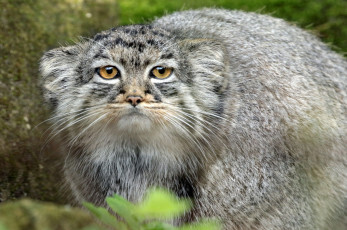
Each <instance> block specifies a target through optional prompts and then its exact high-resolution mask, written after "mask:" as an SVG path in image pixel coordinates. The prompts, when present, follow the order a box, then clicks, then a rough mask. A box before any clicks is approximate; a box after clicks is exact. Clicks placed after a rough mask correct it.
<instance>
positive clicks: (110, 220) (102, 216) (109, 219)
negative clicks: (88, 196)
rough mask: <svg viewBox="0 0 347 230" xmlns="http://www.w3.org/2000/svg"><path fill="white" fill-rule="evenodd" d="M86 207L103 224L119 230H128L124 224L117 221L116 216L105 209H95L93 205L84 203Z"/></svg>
mask: <svg viewBox="0 0 347 230" xmlns="http://www.w3.org/2000/svg"><path fill="white" fill-rule="evenodd" d="M83 205H84V207H86V208H87V209H88V210H89V211H91V212H92V213H93V214H94V215H95V216H96V217H97V218H98V219H99V220H101V221H102V222H103V223H105V224H107V225H109V226H112V227H114V228H116V229H117V230H126V229H127V227H126V225H125V224H124V223H122V222H120V221H118V220H117V218H116V217H115V216H112V215H111V214H110V213H109V212H108V211H107V210H106V209H105V208H102V207H95V206H94V205H93V204H91V203H88V202H84V203H83Z"/></svg>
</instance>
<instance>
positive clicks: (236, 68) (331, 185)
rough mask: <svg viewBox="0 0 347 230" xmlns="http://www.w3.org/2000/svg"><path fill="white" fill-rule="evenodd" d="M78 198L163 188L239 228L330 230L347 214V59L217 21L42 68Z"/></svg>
mask: <svg viewBox="0 0 347 230" xmlns="http://www.w3.org/2000/svg"><path fill="white" fill-rule="evenodd" d="M41 73H42V76H43V78H42V86H43V90H44V96H45V99H46V101H47V102H48V103H49V104H50V105H51V106H52V109H53V118H52V120H53V121H54V122H53V123H54V127H55V130H54V131H55V133H56V134H62V135H61V136H62V141H61V147H62V153H63V154H65V157H66V160H65V166H64V170H65V176H66V180H67V183H68V184H69V185H70V187H71V189H72V191H73V193H74V195H75V198H76V199H77V200H78V201H89V202H93V203H95V204H98V205H100V204H104V200H105V198H106V197H107V196H111V195H113V194H114V193H117V194H119V195H121V196H124V197H125V198H126V199H128V200H130V201H132V202H138V201H140V200H141V199H142V197H143V195H144V193H145V191H146V190H147V188H149V187H153V186H159V187H164V188H166V189H169V190H171V191H173V192H175V193H176V194H177V195H178V196H179V197H188V198H190V199H191V200H192V202H193V204H194V208H193V210H192V211H191V212H190V213H187V215H186V216H185V217H183V218H181V219H180V220H178V224H179V223H182V222H187V221H193V220H196V219H199V218H201V217H217V218H219V219H220V220H222V222H223V224H224V226H225V229H228V230H229V229H325V228H329V226H330V227H331V224H332V223H333V222H334V221H336V219H338V216H343V214H342V213H343V210H344V204H346V195H347V189H346V185H347V180H346V178H347V177H346V173H347V169H346V160H347V159H346V151H347V150H346V149H347V134H346V132H347V127H346V121H347V119H346V116H347V110H346V104H347V103H346V100H347V97H346V92H347V91H346V79H347V76H346V75H347V62H346V60H345V59H344V58H343V57H342V56H340V55H338V54H336V53H334V52H332V51H331V50H330V49H329V48H328V47H327V46H326V45H324V44H322V43H321V42H320V41H319V40H318V39H317V38H315V37H314V36H312V35H310V34H309V33H307V32H304V31H302V30H301V29H299V28H297V27H295V26H292V25H289V24H288V23H286V22H284V21H283V20H281V19H275V18H272V17H270V16H265V15H258V14H255V13H244V12H240V11H226V10H217V9H204V10H197V11H185V12H179V13H174V14H172V15H168V16H165V17H163V18H159V19H157V20H155V21H154V22H153V23H152V24H148V25H130V26H122V27H117V28H113V29H110V30H107V31H104V32H101V33H99V34H97V35H95V37H94V38H92V39H90V40H86V41H83V42H81V43H79V44H77V45H73V46H69V47H61V48H57V49H53V50H51V51H48V52H47V53H45V54H44V56H43V57H42V59H41Z"/></svg>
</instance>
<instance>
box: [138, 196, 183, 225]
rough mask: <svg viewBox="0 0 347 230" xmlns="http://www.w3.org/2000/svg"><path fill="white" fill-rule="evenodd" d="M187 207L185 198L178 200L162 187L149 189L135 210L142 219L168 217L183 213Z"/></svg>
mask: <svg viewBox="0 0 347 230" xmlns="http://www.w3.org/2000/svg"><path fill="white" fill-rule="evenodd" d="M189 208H190V203H189V202H188V201H187V200H179V199H177V197H176V196H175V195H173V194H172V193H170V192H169V191H166V190H163V189H151V190H149V192H147V195H146V197H145V199H144V201H143V202H142V203H141V204H139V205H138V206H137V209H136V210H135V211H136V214H137V215H138V217H139V218H142V219H169V218H174V217H178V216H180V215H182V214H184V212H185V211H187V210H189Z"/></svg>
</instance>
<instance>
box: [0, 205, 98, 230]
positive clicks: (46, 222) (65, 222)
mask: <svg viewBox="0 0 347 230" xmlns="http://www.w3.org/2000/svg"><path fill="white" fill-rule="evenodd" d="M92 225H96V223H95V219H94V218H93V217H92V216H91V215H90V214H89V213H88V212H87V211H84V210H81V209H77V208H72V207H70V206H63V205H55V204H52V203H48V202H39V201H33V200H29V199H22V200H18V201H13V202H5V203H3V204H1V205H0V230H24V229H30V230H72V229H73V230H78V229H83V228H84V227H89V226H92ZM1 227H3V228H4V229H1Z"/></svg>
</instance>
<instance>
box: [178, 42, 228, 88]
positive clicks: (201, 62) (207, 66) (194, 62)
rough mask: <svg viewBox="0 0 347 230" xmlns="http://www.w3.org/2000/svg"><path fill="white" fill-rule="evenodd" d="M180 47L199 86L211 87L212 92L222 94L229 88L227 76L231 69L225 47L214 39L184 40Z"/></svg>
mask: <svg viewBox="0 0 347 230" xmlns="http://www.w3.org/2000/svg"><path fill="white" fill-rule="evenodd" d="M179 46H180V48H181V51H182V53H183V55H184V57H186V62H188V65H189V66H190V68H191V69H190V72H191V74H190V75H191V76H194V79H195V81H197V84H200V85H205V86H204V87H206V86H208V85H210V86H211V89H210V90H212V91H214V92H215V93H222V92H223V91H224V90H225V88H226V87H227V82H228V81H227V78H226V77H225V74H226V73H227V72H228V68H229V67H228V55H227V52H226V49H225V47H224V45H223V44H222V43H220V42H218V41H216V40H214V39H205V38H201V39H185V40H182V41H181V42H180V44H179ZM188 77H189V76H188ZM204 82H206V83H208V84H203V83H204ZM201 83H202V84H201Z"/></svg>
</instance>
